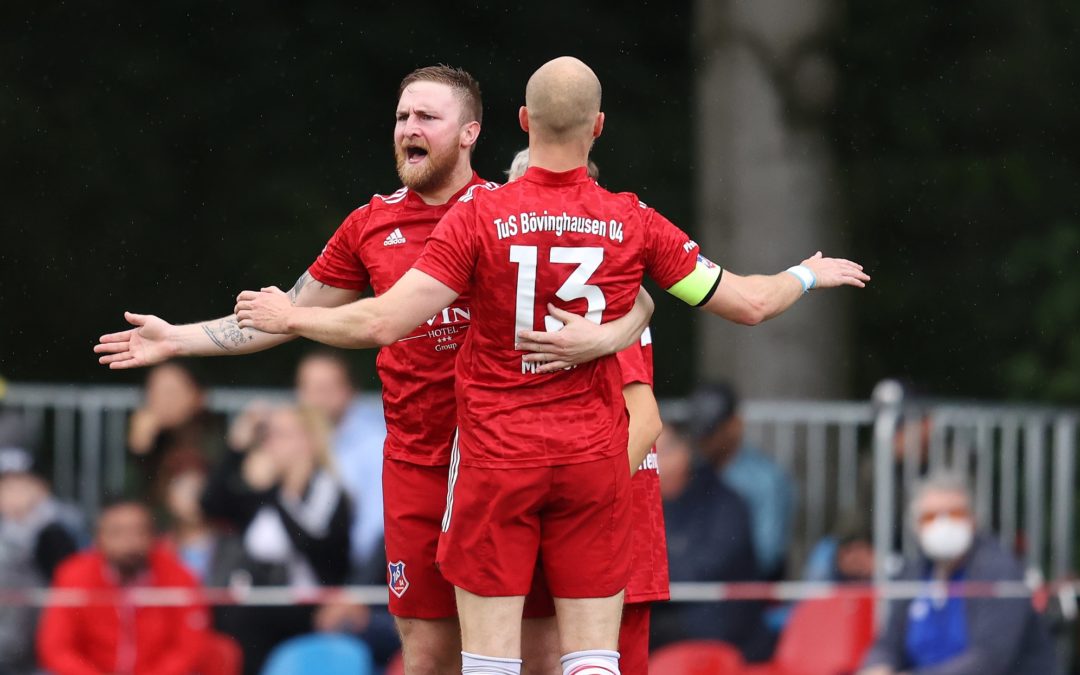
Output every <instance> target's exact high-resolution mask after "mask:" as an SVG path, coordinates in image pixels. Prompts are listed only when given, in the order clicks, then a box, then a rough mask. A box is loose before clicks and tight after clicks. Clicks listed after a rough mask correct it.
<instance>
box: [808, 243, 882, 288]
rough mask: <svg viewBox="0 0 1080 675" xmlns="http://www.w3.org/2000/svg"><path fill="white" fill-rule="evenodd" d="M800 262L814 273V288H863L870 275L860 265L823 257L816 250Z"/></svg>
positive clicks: (840, 259)
mask: <svg viewBox="0 0 1080 675" xmlns="http://www.w3.org/2000/svg"><path fill="white" fill-rule="evenodd" d="M802 264H803V265H804V266H806V267H808V268H810V271H811V272H813V273H814V277H815V278H816V281H815V282H814V288H836V287H837V286H857V287H858V288H865V287H866V282H868V281H870V275H868V274H866V272H863V267H862V265H860V264H858V263H854V262H851V261H850V260H844V259H843V258H825V257H823V256H822V255H821V251H818V252H817V253H815V254H814V255H812V256H810V257H809V258H807V259H806V260H804V261H802Z"/></svg>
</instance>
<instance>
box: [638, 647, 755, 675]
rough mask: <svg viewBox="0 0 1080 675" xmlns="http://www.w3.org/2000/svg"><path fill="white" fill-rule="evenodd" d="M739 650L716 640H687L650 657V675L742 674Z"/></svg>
mask: <svg viewBox="0 0 1080 675" xmlns="http://www.w3.org/2000/svg"><path fill="white" fill-rule="evenodd" d="M742 672H743V660H742V655H740V654H739V650H738V649H735V648H734V647H732V646H731V645H729V644H726V643H724V642H719V641H716V640H687V641H685V642H676V643H675V644H672V645H668V646H666V647H662V648H660V649H658V650H656V651H655V652H653V654H652V656H650V657H649V673H650V674H651V675H742Z"/></svg>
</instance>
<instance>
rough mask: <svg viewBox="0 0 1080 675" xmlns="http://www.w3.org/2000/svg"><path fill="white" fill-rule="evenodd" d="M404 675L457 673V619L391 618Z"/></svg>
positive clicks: (448, 674)
mask: <svg viewBox="0 0 1080 675" xmlns="http://www.w3.org/2000/svg"><path fill="white" fill-rule="evenodd" d="M394 623H395V624H396V625H397V629H398V634H399V635H400V636H401V656H402V660H403V661H404V662H405V672H406V673H407V675H456V674H457V673H460V672H461V627H460V626H459V625H458V622H457V619H409V618H403V617H394Z"/></svg>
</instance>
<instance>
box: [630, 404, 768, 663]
mask: <svg viewBox="0 0 1080 675" xmlns="http://www.w3.org/2000/svg"><path fill="white" fill-rule="evenodd" d="M656 443H657V453H658V455H659V457H660V458H661V460H660V461H661V463H662V466H661V471H660V477H661V483H660V485H661V494H662V496H663V499H664V522H665V523H666V524H667V542H668V561H669V564H670V572H671V580H672V581H673V582H677V581H755V580H757V578H758V573H757V560H756V558H755V556H754V542H753V534H752V532H751V525H750V513H749V511H748V509H747V507H746V504H745V503H744V502H743V500H742V498H741V497H739V495H738V494H736V493H735V491H734V490H732V489H731V488H729V487H728V486H727V485H725V484H724V482H723V481H722V480H720V477H719V476H718V475H717V473H716V470H715V469H714V468H713V467H712V466H711V465H710V464H708V463H706V462H704V461H701V460H700V459H699V458H694V457H693V454H692V452H691V449H690V446H689V443H688V441H687V439H686V438H685V436H684V435H682V434H681V433H679V432H678V431H676V430H674V429H673V428H672V427H671V426H670V425H666V426H665V427H664V431H663V432H662V433H661V435H660V438H659V439H657V442H656ZM762 611H763V604H762V603H760V602H747V601H737V602H730V601H725V602H717V603H684V604H680V603H662V604H657V605H656V606H654V607H653V617H652V628H651V633H650V646H651V647H652V648H653V649H655V648H658V647H661V646H663V645H665V644H668V643H671V642H675V641H678V640H686V639H713V640H723V641H724V642H728V643H730V644H732V645H734V646H736V647H738V648H739V649H740V651H742V652H743V654H744V656H745V657H746V658H747V659H749V660H761V659H764V658H767V657H768V656H769V650H770V637H769V635H768V633H767V631H766V630H765V625H764V622H763V621H762Z"/></svg>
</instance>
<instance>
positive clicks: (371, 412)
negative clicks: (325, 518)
mask: <svg viewBox="0 0 1080 675" xmlns="http://www.w3.org/2000/svg"><path fill="white" fill-rule="evenodd" d="M385 440H386V422H385V420H384V419H383V413H382V405H380V404H379V403H378V401H377V399H374V398H373V397H366V398H358V399H357V400H355V401H354V402H353V403H352V405H350V406H349V409H348V410H347V411H346V412H345V417H344V418H343V419H342V420H341V425H340V426H339V427H338V429H337V431H336V432H335V434H334V441H333V443H334V459H335V460H336V461H337V465H338V471H339V472H340V474H341V482H342V483H344V484H345V489H346V490H347V491H348V493H349V496H350V497H351V498H352V502H353V522H352V529H351V530H350V531H349V542H350V547H351V549H352V550H351V552H350V557H351V559H352V561H353V563H356V564H362V563H364V562H366V561H367V560H369V559H370V558H371V556H372V555H373V554H374V553H376V552H377V550H378V547H379V544H380V542H381V541H382V537H383V495H382V461H383V441H385Z"/></svg>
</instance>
